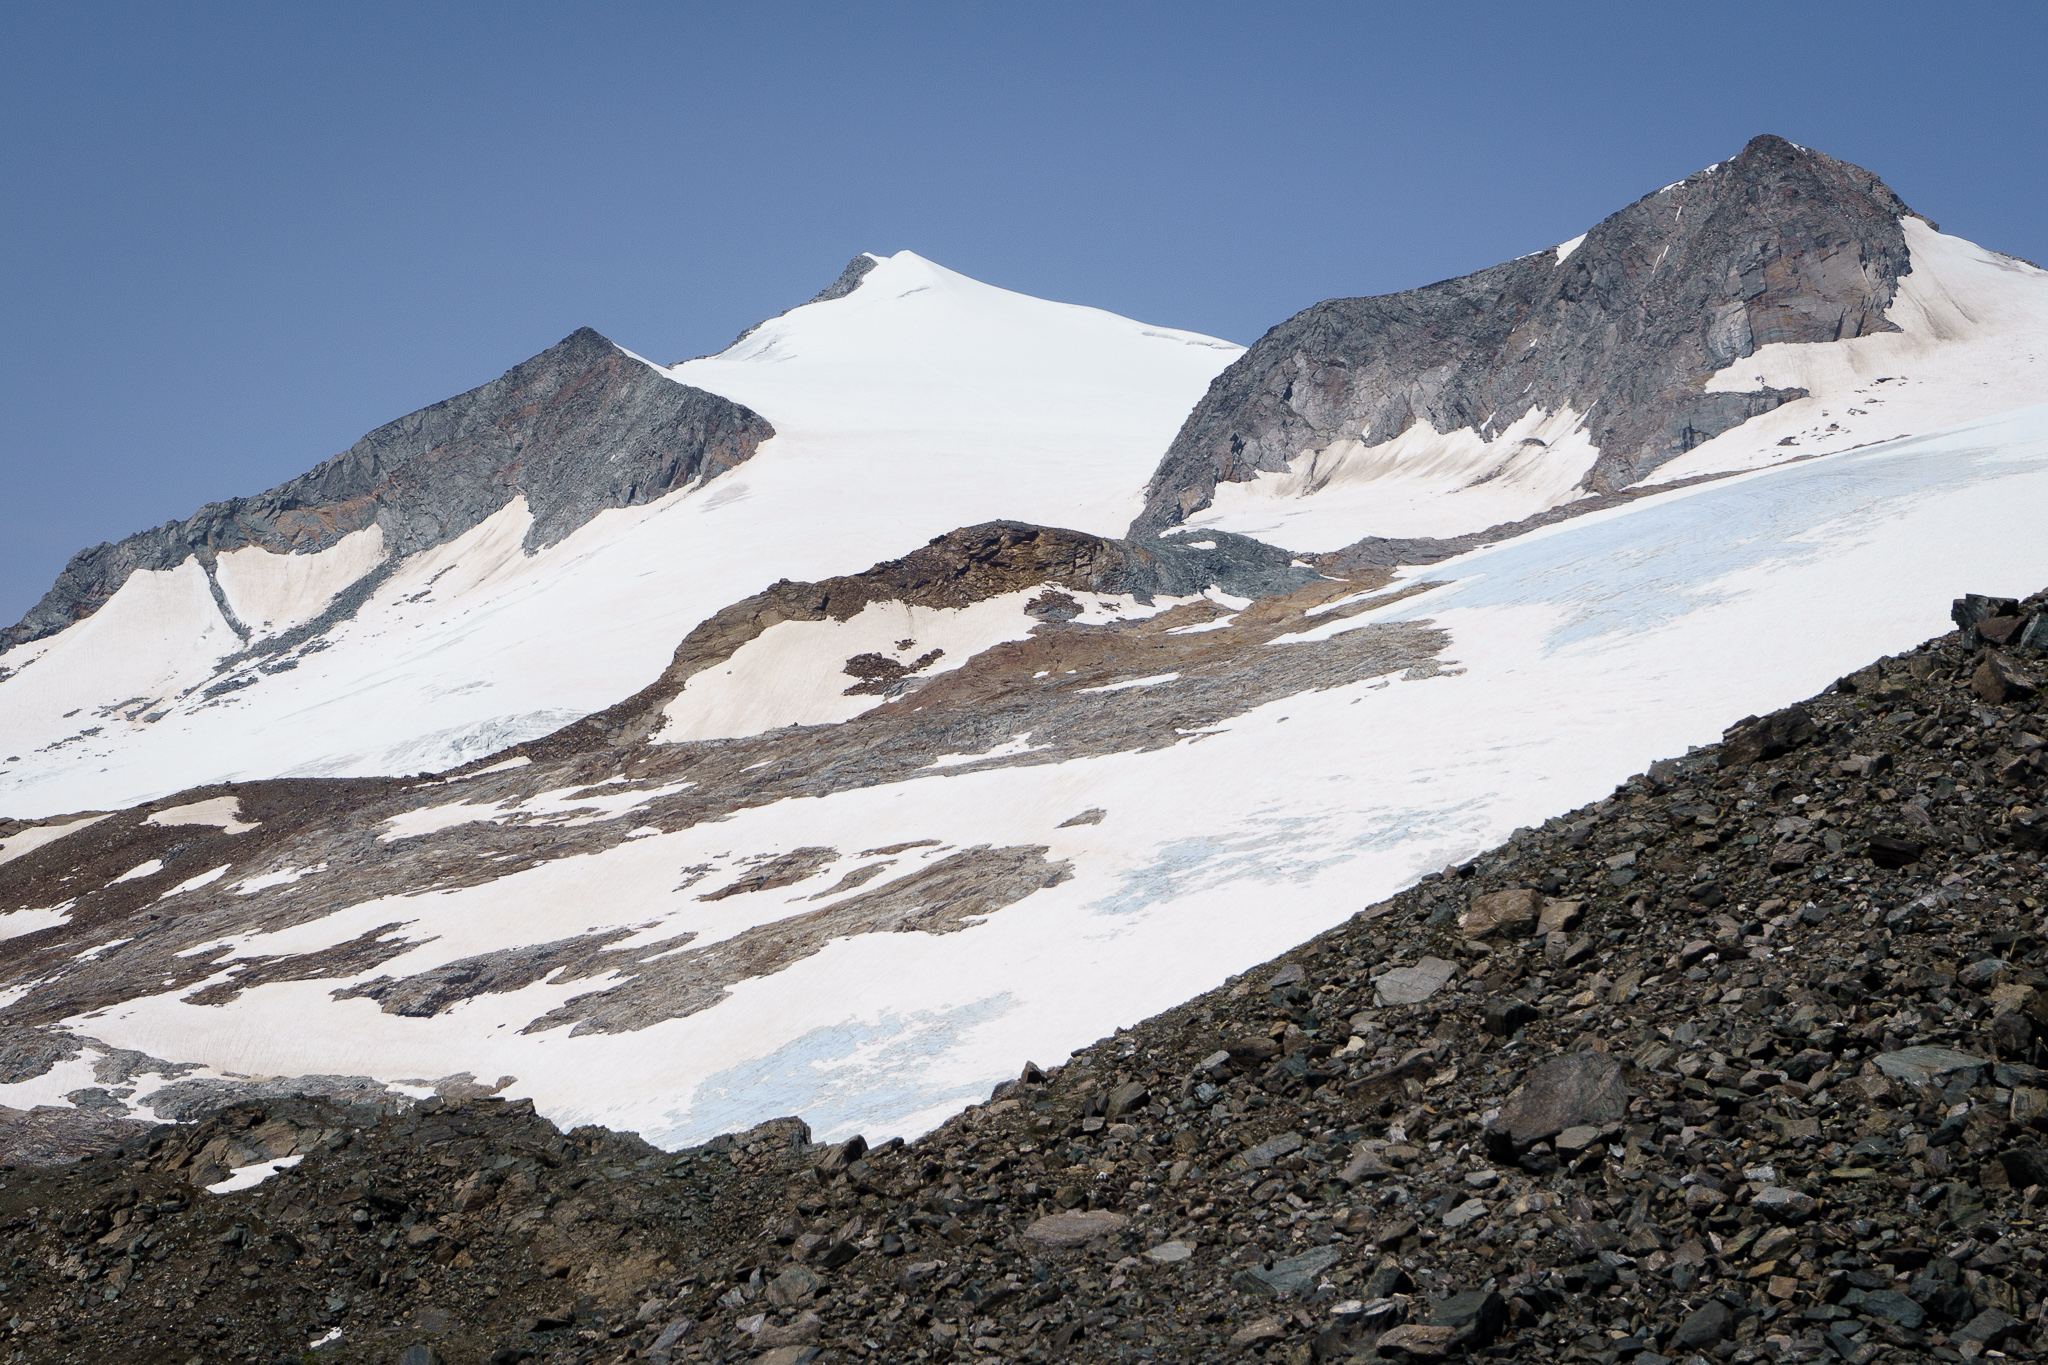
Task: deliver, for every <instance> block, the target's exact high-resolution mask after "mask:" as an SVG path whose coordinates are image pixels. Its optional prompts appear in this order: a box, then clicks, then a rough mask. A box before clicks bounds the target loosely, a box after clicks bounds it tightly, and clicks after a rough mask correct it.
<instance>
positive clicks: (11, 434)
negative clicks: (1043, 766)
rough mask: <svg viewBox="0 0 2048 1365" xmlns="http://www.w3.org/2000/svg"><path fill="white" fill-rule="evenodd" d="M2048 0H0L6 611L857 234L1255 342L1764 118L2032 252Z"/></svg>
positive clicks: (1013, 282)
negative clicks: (157, 531)
mask: <svg viewBox="0 0 2048 1365" xmlns="http://www.w3.org/2000/svg"><path fill="white" fill-rule="evenodd" d="M2044 51H2048V7H2042V6H2036V5H1969V4H1952V5H1949V6H1946V7H1938V8H1937V7H1930V6H1925V5H1921V6H1914V7H1910V8H1909V7H1907V6H1905V5H1896V4H1883V3H1872V4H1860V5H1853V6H1852V5H1846V4H1842V5H1835V4H1807V5H1801V4H1789V5H1788V4H1784V3H1775V4H1769V5H1761V4H1742V3H1723V4H1720V5H1715V6H1645V5H1641V4H1631V5H1620V4H1616V5H1569V4H1552V5H1545V6H1531V5H1526V4H1518V5H1486V4H1470V5H1453V6H1436V7H1418V6H1399V7H1396V6H1391V5H1389V6H1378V5H1362V4H1321V3H1296V4H1285V5H1273V6H1246V5H1242V4H1238V5H1222V4H1213V5H1212V4H1201V3H1180V4H1170V5H1168V4H1160V5H1101V4H1091V5H1071V6H1069V5H1058V4H1037V5H1031V6H996V5H960V4H948V5H874V6H869V7H865V8H855V7H848V6H836V5H835V6H822V5H794V6H717V7H712V6H697V5H687V4H670V5H655V4H630V3H627V4H586V5H579V6H573V7H571V6H559V5H558V6H539V5H523V4H517V3H497V4H491V5H480V4H479V5H466V4H455V3H442V4H436V5H431V6H424V5H417V4H412V5H382V4H375V3H356V4H352V5H349V6H314V5H303V4H302V5H234V4H211V5H206V6H182V7H180V6H161V5H151V6H140V5H136V6H109V5H94V4H89V3H87V4H70V5H63V6H34V7H31V6H27V5H14V6H10V7H8V9H7V10H6V12H5V13H4V15H0V119H4V137H0V172H4V175H5V180H4V184H5V185H6V187H7V190H6V193H5V194H4V195H0V250H4V253H5V256H4V258H5V260H6V263H7V268H6V270H5V271H4V272H0V317H4V319H5V322H6V326H5V328H4V330H0V337H4V340H0V346H4V348H5V351H4V356H0V397H4V401H5V409H4V410H5V414H6V418H5V422H4V425H0V487H4V489H5V490H6V496H5V497H4V498H0V618H4V619H5V620H6V621H12V620H14V619H15V618H16V617H18V616H19V615H20V614H21V612H22V611H24V610H26V609H27V607H28V606H29V605H30V604H31V603H32V602H33V601H34V600H35V599H36V597H38V596H39V595H40V594H41V593H42V591H43V590H44V589H45V588H46V587H47V586H48V584H49V581H50V580H51V578H52V577H54V575H55V574H56V572H57V571H58V570H59V569H60V568H61V567H62V566H63V563H64V561H65V560H66V559H67V558H68V557H69V556H70V555H71V554H72V553H73V552H74V551H76V550H78V549H80V548H82V547H84V546H86V545H90V544H93V543H96V542H98V541H101V540H108V539H118V538H119V537H120V536H122V535H125V534H127V533H129V532H131V531H134V530H137V529H140V528H142V527H144V526H147V525H153V524H156V523H159V522H162V521H166V520H170V519H173V518H182V517H184V516H186V515H189V514H190V513H191V512H192V511H193V510H194V509H195V508H196V507H197V506H198V505H199V504H200V503H202V502H206V501H209V500H212V499H216V498H222V497H227V496H231V495H234V494H242V493H252V492H256V491H258V490H260V489H263V488H265V487H268V486H270V485H272V484H275V483H277V482H279V481H281V480H283V479H285V478H288V477H290V476H292V475H293V474H296V473H299V472H301V471H303V470H304V469H306V468H308V467H309V466H311V465H312V464H314V463H316V462H317V461H319V460H321V459H324V458H326V457H327V456H329V455H331V454H334V453H335V452H337V451H339V450H342V449H344V448H346V447H347V446H348V445H350V444H351V443H352V442H353V441H354V440H355V439H356V438H357V437H358V436H360V435H361V434H362V433H363V432H364V431H366V430H368V429H369V428H371V427H373V426H376V425H378V424H379V423H382V422H385V421H388V420H390V419H391V418H393V417H397V416H399V415H401V414H403V413H405V412H408V411H411V410H412V409H414V408H417V407H420V406H422V405H424V404H427V403H430V402H433V401H436V400H438V399H441V398H444V397H447V396H449V395H450V394H453V393H457V392H460V391H461V390H463V389H467V388H470V387H473V386H475V385H477V384H480V383H483V382H486V381H488V380H489V379H492V378H494V377H495V376H497V375H498V374H499V373H501V372H502V371H503V370H504V369H506V368H507V367H508V366H510V365H513V364H515V363H517V362H518V361H520V360H522V359H524V358H525V357H527V356H529V355H531V354H533V353H534V352H536V351H539V350H541V349H543V348H545V347H547V346H549V345H551V344H553V343H554V342H555V341H557V340H559V339H560V338H561V337H563V336H565V335H567V334H568V333H569V332H570V331H573V330H574V329H575V328H577V327H579V326H583V325H586V324H587V325H590V326H594V327H596V328H597V329H598V330H600V331H602V332H604V333H605V334H606V335H608V336H610V337H612V338H613V339H615V340H617V341H618V342H620V343H621V344H623V345H626V346H628V347H631V348H632V349H634V350H636V351H639V352H640V353H642V354H645V355H647V356H649V357H650V358H653V359H657V360H664V361H666V360H675V359H681V358H683V357H686V356H690V355H695V354H699V353H702V352H706V351H712V350H716V349H718V348H719V347H721V346H723V345H724V344H725V343H726V342H728V341H729V340H730V339H731V338H732V337H733V335H734V334H735V333H737V332H739V331H740V330H741V329H742V328H744V327H745V326H747V325H748V324H749V323H751V322H753V321H755V320H757V319H759V318H760V317H762V316H764V315H767V314H772V313H775V312H778V311H780V310H781V309H783V308H785V307H788V306H790V305H791V304H794V303H798V302H801V301H802V300H803V299H804V298H806V297H808V296H809V295H810V294H811V293H813V292H815V291H816V290H817V289H819V288H820V287H822V286H823V285H824V284H825V283H827V282H829V281H830V280H831V279H832V278H833V276H834V275H836V274H837V273H838V271H839V269H840V267H841V266H842V265H843V264H844V263H845V261H846V260H847V258H848V257H850V256H851V255H853V254H854V253H855V252H857V251H862V250H873V251H880V252H889V251H896V250H899V249H902V248H906V247H907V248H910V249H912V250H915V251H918V252H921V253H922V254H924V255H926V256H929V257H931V258H933V259H934V260H937V261H939V262H940V263H942V264H944V265H947V266H950V267H952V268H953V269H956V270H960V271H963V272H965V273H967V274H969V275H973V276H975V277H977V278H979V279H983V280H987V281H989V282H990V283H993V284H998V285H1002V286H1004V287H1006V288H1011V289H1018V290H1023V291H1026V292H1028V293H1033V294H1038V295H1041V296H1044V297H1048V298H1054V299H1062V300H1068V301H1072V302H1077V303H1087V304H1093V305H1096V306H1099V307H1103V308H1109V309H1113V310H1115V311H1117V312H1121V313H1125V314H1129V315H1131V316H1133V317H1137V318H1142V319H1144V320H1146V321H1150V322H1155V323H1162V324H1167V325H1171V326H1176V327H1189V328H1195V329H1199V330H1202V331H1206V332H1211V333H1215V334H1217V335H1221V336H1225V337H1229V338H1231V339H1233V340H1236V341H1241V342H1249V341H1251V340H1253V339H1254V338H1256V337H1257V336H1258V335H1259V333H1261V332H1262V331H1264V330H1265V329H1266V328H1267V327H1269V326H1271V325H1273V324H1274V323H1276V322H1278V321H1280V320H1281V319H1283V318H1285V317H1286V316H1287V315H1289V314H1290V313H1292V312H1294V311H1296V310H1297V309H1300V308H1302V307H1304V306H1306V305H1308V304H1310V303H1313V302H1315V301H1316V300H1317V299H1321V298H1326V297H1330V296H1334V295H1347V294H1368V293H1381V292H1387V291H1391V290H1397V289H1402V288H1407V287H1410V286H1413V285H1417V284H1423V283H1427V282H1429V281H1432V280H1437V279H1442V278H1445V277H1448V276H1452V275H1457V274H1462V273H1465V272H1467V271H1470V270H1475V269H1479V268H1482V267H1484V266H1487V265H1491V264H1494V263H1495V262H1497V261H1500V260H1503V259H1506V258H1508V257H1512V256H1516V255H1520V254H1522V253H1523V252H1527V251H1531V250H1535V249H1537V248H1539V247H1542V246H1545V245H1549V244H1551V243H1555V242H1558V241H1560V240H1563V239H1565V238H1568V237H1571V236H1574V235H1576V234H1578V233H1579V232H1581V231H1583V230H1584V229H1585V228H1586V227H1587V226H1589V225H1590V224H1592V223H1593V222H1595V221H1596V220H1598V219H1599V218H1601V217H1602V216H1604V215H1606V214H1607V213H1610V212H1612V211H1613V210H1615V209H1617V208H1619V207H1621V206H1622V205H1624V204H1626V203H1628V202H1629V201H1630V200H1632V199H1635V198H1637V197H1638V196H1640V195H1642V194H1644V193H1647V192H1649V191H1651V190H1654V189H1656V188H1657V187H1658V186H1659V185H1662V184H1665V183H1667V182H1669V181H1671V180H1675V179H1678V178H1679V177H1680V176H1683V175H1685V174H1687V173H1688V172H1690V171H1693V170H1696V169H1698V168H1699V167H1701V166H1704V165H1706V164H1708V163H1710V162H1713V161H1717V160H1720V159H1722V158H1723V157H1726V156H1728V155H1730V154H1732V153H1733V152H1735V151H1736V150H1737V149H1739V148H1740V147H1741V146H1742V144H1743V143H1744V142H1745V141H1747V140H1748V138H1750V137H1751V136H1753V135H1754V134H1756V133H1760V132H1774V133H1779V134H1782V135H1783V136H1786V137H1789V138H1791V139H1793V140H1794V141H1796V142H1801V143H1805V144H1807V145H1809V146H1813V147H1817V148H1820V149H1821V150H1823V151H1826V152H1829V153H1831V154H1833V155H1836V156H1840V157H1843V158H1846V159H1848V160H1851V161H1854V162H1857V163H1859V164H1861V165H1864V166H1867V167H1869V168H1870V169H1872V170H1874V171H1876V172H1877V173H1878V174H1880V175H1882V176H1884V177H1885V179H1886V180H1887V181H1888V182H1889V183H1890V184H1891V185H1892V186H1893V188H1894V189H1896V190H1897V191H1898V192H1899V193H1900V194H1901V195H1902V196H1903V197H1904V198H1905V200H1906V201H1907V202H1908V203H1909V204H1912V205H1913V206H1914V207H1915V208H1916V209H1919V210H1920V211H1921V212H1924V213H1926V214H1928V215H1929V216H1930V217H1933V218H1935V219H1937V220H1938V221H1940V222H1941V223H1942V225H1943V227H1944V228H1945V229H1946V230H1948V231H1951V232H1958V233H1961V234H1962V235H1964V236H1967V237H1971V238H1973V239H1975V240H1977V241H1980V242H1982V243H1984V244H1985V245H1987V246H1992V247H1996V248H1998V249H2000V250H2003V251H2009V252H2013V253H2015V254H2017V255H2022V256H2027V257H2030V258H2032V259H2035V260H2048V176H2044V175H2043V173H2042V172H2043V153H2042V148H2043V147H2044V146H2048V137H2044V134H2048V112H2044V106H2043V102H2042V101H2041V100H2040V98H2039V90H2040V86H2041V75H2040V60H2041V57H2040V54H2041V53H2042V52H2044Z"/></svg>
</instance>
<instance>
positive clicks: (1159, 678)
mask: <svg viewBox="0 0 2048 1365" xmlns="http://www.w3.org/2000/svg"><path fill="white" fill-rule="evenodd" d="M1179 680H1180V674H1179V673H1178V672H1173V673H1155V674H1153V675H1152V676H1151V677H1149V678H1130V679H1127V680H1125V681H1124V682H1113V683H1108V684H1105V685H1104V686H1102V687H1082V688H1077V689H1075V690H1076V691H1078V692H1123V691H1127V690H1129V689H1130V688H1133V687H1157V686H1159V685H1160V684H1161V683H1170V682H1178V681H1179Z"/></svg>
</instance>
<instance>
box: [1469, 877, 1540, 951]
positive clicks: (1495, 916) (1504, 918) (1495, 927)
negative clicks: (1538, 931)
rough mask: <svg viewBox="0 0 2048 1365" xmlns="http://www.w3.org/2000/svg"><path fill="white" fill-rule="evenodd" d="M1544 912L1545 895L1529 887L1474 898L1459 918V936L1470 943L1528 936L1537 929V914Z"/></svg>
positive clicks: (1512, 888) (1513, 888)
mask: <svg viewBox="0 0 2048 1365" xmlns="http://www.w3.org/2000/svg"><path fill="white" fill-rule="evenodd" d="M1542 908H1543V897H1542V895H1540V894H1539V893H1537V892H1535V891H1531V890H1529V889H1528V888H1526V887H1519V886H1518V887H1511V888H1509V889H1508V890H1506V891H1495V892H1491V893H1489V894H1487V895H1484V896H1474V897H1473V898H1472V903H1471V904H1470V905H1468V906H1467V907H1466V908H1465V910H1464V912H1463V913H1461V914H1460V915H1459V916H1458V932H1459V933H1460V934H1462V935H1464V936H1465V937H1466V938H1468V939H1481V938H1494V937H1497V936H1499V935H1503V934H1526V933H1528V932H1529V930H1530V929H1532V928H1533V927H1535V924H1536V916H1537V912H1538V911H1540V910H1541V909H1542Z"/></svg>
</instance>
